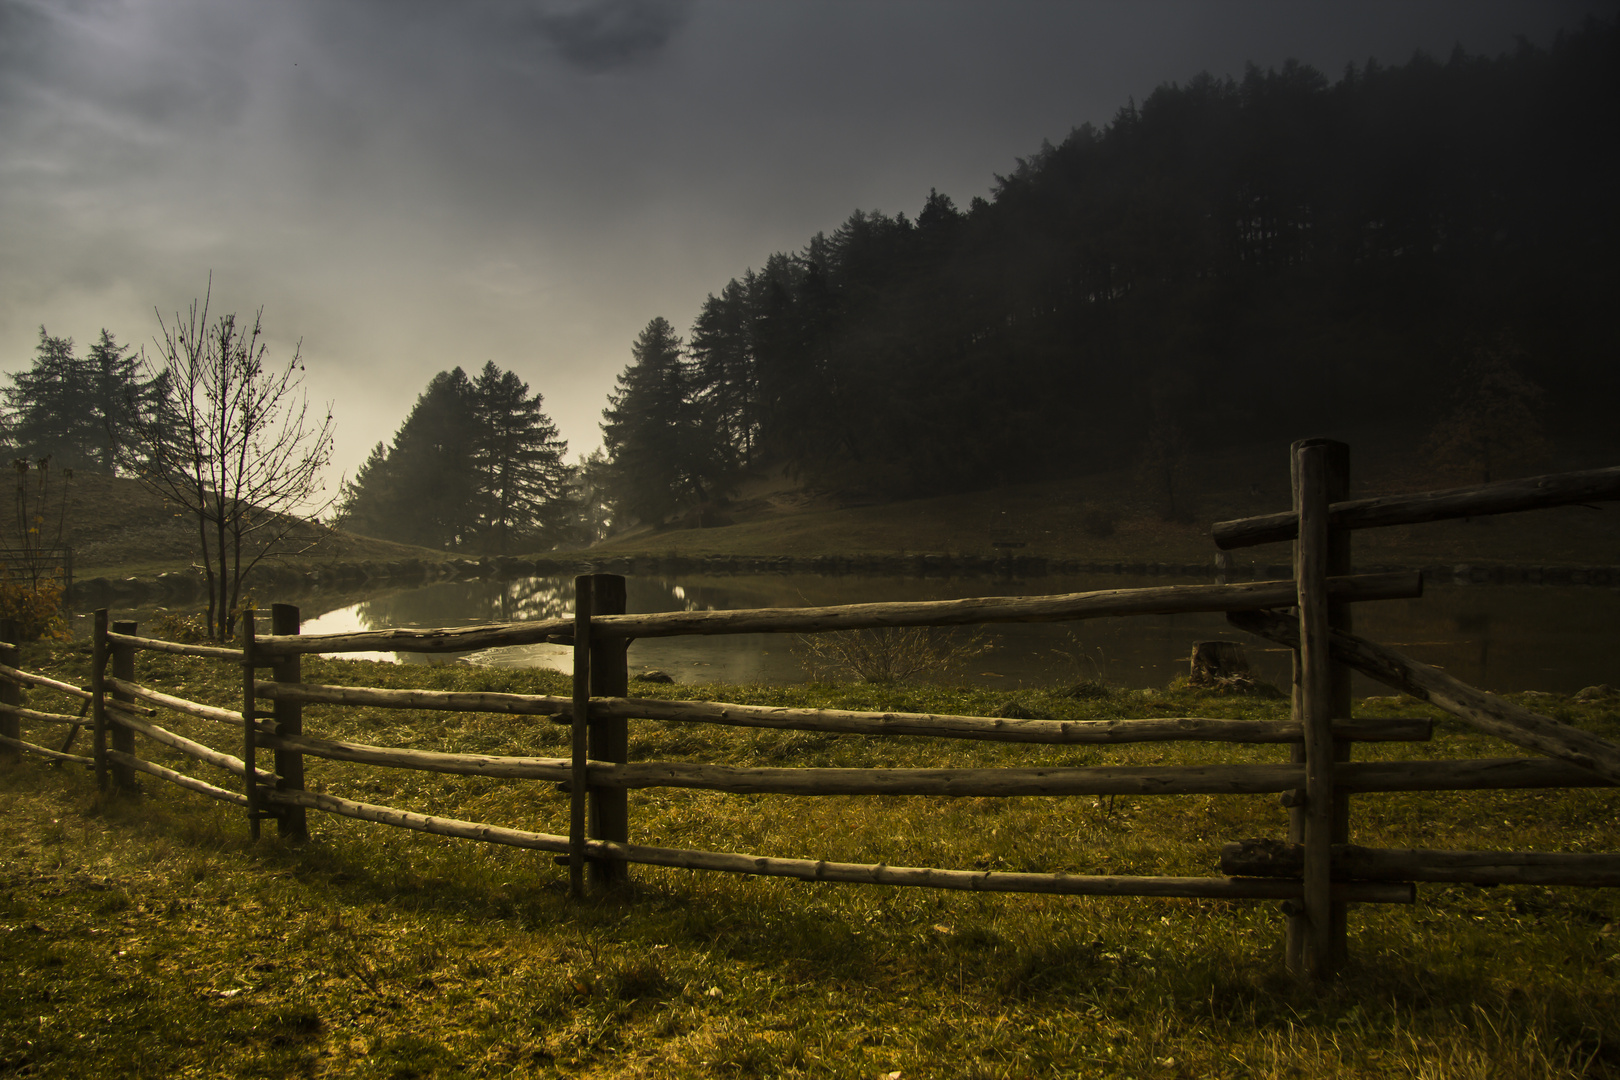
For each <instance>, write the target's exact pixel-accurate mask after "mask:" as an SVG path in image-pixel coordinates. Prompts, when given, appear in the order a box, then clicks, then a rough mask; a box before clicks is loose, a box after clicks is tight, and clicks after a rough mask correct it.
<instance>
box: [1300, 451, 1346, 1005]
mask: <svg viewBox="0 0 1620 1080" xmlns="http://www.w3.org/2000/svg"><path fill="white" fill-rule="evenodd" d="M1328 454H1329V451H1328V448H1327V447H1326V446H1325V445H1324V444H1323V443H1322V441H1320V440H1301V441H1300V442H1297V443H1295V444H1294V446H1293V466H1294V467H1293V480H1294V507H1295V510H1296V511H1297V512H1298V514H1299V538H1298V539H1297V540H1296V541H1295V542H1294V584H1295V589H1296V592H1297V599H1298V605H1297V606H1298V611H1299V650H1298V664H1297V668H1296V670H1297V685H1296V702H1297V706H1298V710H1299V713H1300V721H1301V723H1302V724H1303V726H1304V735H1305V737H1304V749H1305V813H1304V820H1303V823H1302V824H1303V832H1304V836H1303V838H1302V843H1303V847H1304V860H1305V866H1304V901H1305V902H1304V908H1305V910H1304V918H1305V925H1304V928H1303V929H1304V931H1305V934H1304V940H1303V942H1302V943H1301V944H1302V945H1303V948H1302V949H1301V950H1299V952H1300V953H1302V956H1300V957H1299V958H1300V959H1302V960H1303V969H1304V971H1305V972H1306V973H1307V974H1309V975H1311V976H1313V977H1315V978H1317V979H1325V978H1328V977H1329V976H1331V974H1332V973H1333V964H1334V956H1335V954H1336V953H1337V952H1338V951H1339V950H1338V949H1336V948H1335V945H1334V941H1333V923H1334V920H1333V878H1332V870H1333V865H1332V864H1333V824H1334V818H1335V812H1334V799H1333V758H1334V745H1333V672H1332V667H1331V663H1330V661H1329V658H1328V603H1327V576H1328V528H1327V524H1328Z"/></svg>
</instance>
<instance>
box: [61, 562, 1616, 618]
mask: <svg viewBox="0 0 1620 1080" xmlns="http://www.w3.org/2000/svg"><path fill="white" fill-rule="evenodd" d="M1223 554H1224V553H1223ZM1356 569H1357V571H1358V572H1386V571H1412V570H1418V571H1421V572H1422V573H1423V576H1424V579H1425V581H1427V582H1429V583H1431V584H1455V585H1552V586H1593V587H1599V588H1609V587H1620V565H1612V566H1604V565H1597V566H1593V565H1579V564H1575V565H1533V564H1511V563H1509V564H1486V563H1458V564H1451V565H1426V566H1400V565H1367V566H1358V567H1356ZM569 573H574V574H583V573H610V574H623V575H625V576H627V577H633V576H645V575H667V574H702V575H709V576H727V575H743V574H781V575H785V574H817V575H824V576H853V575H862V576H873V577H922V578H930V577H935V578H937V577H986V578H1009V577H1010V578H1041V577H1058V576H1073V575H1080V574H1116V575H1119V576H1121V577H1196V578H1209V579H1211V580H1213V581H1225V580H1239V581H1242V580H1256V581H1259V580H1276V579H1281V578H1287V577H1290V576H1292V574H1293V567H1292V565H1289V564H1283V563H1261V562H1251V563H1244V562H1237V561H1235V560H1232V559H1230V558H1224V559H1223V558H1222V557H1221V556H1217V557H1216V558H1214V559H1211V560H1210V561H1209V562H1207V563H1201V564H1192V563H1162V562H1085V561H1082V560H1076V559H1056V558H1046V557H1044V556H1039V555H1017V556H1012V555H1005V556H989V555H904V554H896V555H878V556H871V555H862V556H838V555H813V556H790V555H757V556H699V557H689V556H663V557H660V556H645V555H643V556H606V557H603V556H597V557H591V556H589V555H588V554H587V553H580V554H579V556H578V557H574V558H568V557H564V558H553V557H549V556H542V557H531V558H518V557H514V556H504V555H503V556H485V557H483V558H479V559H465V558H463V559H444V560H424V559H407V560H402V561H398V562H378V561H372V560H364V561H358V562H341V563H328V564H324V565H318V566H312V567H310V568H308V569H302V568H299V567H297V566H292V565H278V566H270V567H259V568H256V569H255V571H254V572H253V573H252V574H250V575H249V577H248V580H247V588H249V589H252V590H256V591H269V590H274V591H276V592H277V594H278V596H282V597H294V596H301V595H307V594H309V593H312V592H329V591H335V590H353V589H366V588H370V587H379V588H380V587H384V586H391V587H396V588H398V587H407V588H408V587H421V586H426V585H437V584H443V583H448V582H467V581H483V580H494V581H509V580H512V579H514V578H522V577H531V576H542V575H558V574H569ZM203 580H204V579H203V576H202V574H200V573H197V572H195V571H193V572H184V571H180V572H174V571H171V572H167V573H160V574H156V575H152V576H146V577H143V576H131V577H122V578H110V577H94V578H87V579H83V580H79V581H75V582H74V583H73V588H72V590H71V592H70V594H69V599H70V603H71V604H72V606H73V607H75V608H78V609H81V610H83V609H93V608H96V607H110V606H115V605H127V604H132V603H133V604H154V603H155V604H169V603H186V602H189V601H192V600H203V599H204V598H205V594H204V592H203Z"/></svg>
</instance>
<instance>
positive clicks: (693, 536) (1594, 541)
mask: <svg viewBox="0 0 1620 1080" xmlns="http://www.w3.org/2000/svg"><path fill="white" fill-rule="evenodd" d="M1364 457H1365V460H1360V461H1358V465H1357V468H1358V475H1359V476H1360V477H1361V482H1360V483H1358V485H1357V488H1356V491H1355V494H1357V495H1358V496H1359V495H1369V494H1383V493H1386V492H1389V491H1395V490H1415V489H1416V488H1419V487H1424V486H1432V485H1430V484H1425V483H1414V482H1412V480H1411V479H1410V478H1409V477H1408V476H1407V475H1406V474H1405V472H1404V471H1403V470H1404V466H1403V462H1404V459H1403V458H1402V457H1401V456H1400V455H1398V454H1386V455H1384V456H1379V455H1376V454H1368V455H1364ZM1585 464H1587V465H1591V464H1594V463H1593V462H1588V463H1585ZM1181 485H1182V488H1183V494H1181V495H1180V496H1179V497H1178V504H1177V508H1178V510H1179V511H1181V516H1182V517H1183V518H1184V520H1182V521H1165V520H1164V517H1163V514H1162V513H1161V512H1160V511H1161V509H1162V506H1161V501H1160V500H1159V499H1158V498H1156V497H1154V496H1151V495H1149V494H1145V493H1144V485H1143V483H1142V482H1141V480H1140V479H1139V478H1138V477H1137V476H1136V475H1135V473H1134V472H1133V471H1131V470H1128V469H1127V470H1116V471H1113V472H1104V473H1096V474H1092V475H1089V476H1084V477H1078V478H1074V479H1069V480H1061V481H1049V482H1042V483H1029V484H1020V485H1012V486H1008V487H1004V488H1000V489H995V490H990V491H978V492H967V493H963V494H958V495H947V496H940V497H938V498H931V499H917V500H911V501H907V502H899V503H890V504H885V505H868V506H852V505H844V504H841V503H840V501H839V500H838V499H836V498H832V497H825V496H824V497H819V498H818V497H814V496H812V495H810V494H807V493H806V492H803V491H800V490H797V489H796V488H795V487H794V486H793V485H792V484H790V483H788V482H786V481H783V480H782V479H781V478H779V477H777V478H759V479H757V480H755V481H753V482H752V483H751V484H750V485H749V486H747V487H745V489H744V491H743V493H742V496H741V497H740V498H739V499H738V501H737V503H736V505H735V507H734V509H733V513H732V519H733V521H734V522H735V523H734V524H731V525H727V526H724V527H718V528H705V529H665V530H660V531H642V532H638V533H634V534H631V535H627V536H624V537H619V538H615V539H613V540H611V541H609V542H607V543H605V544H601V545H598V546H597V547H595V548H593V549H591V551H590V554H593V555H596V554H600V555H625V554H634V555H652V556H671V555H679V556H686V557H699V556H705V555H723V556H757V557H772V556H779V555H789V556H797V557H809V556H816V555H839V556H862V555H871V556H879V555H883V556H887V555H895V554H898V553H902V552H904V553H906V554H913V555H915V554H941V555H992V554H998V553H1005V552H1006V551H1008V550H1012V551H1013V552H1015V553H1016V554H1021V555H1038V556H1044V557H1047V558H1051V559H1071V560H1077V561H1082V562H1124V563H1138V562H1164V563H1177V564H1203V563H1209V562H1210V561H1211V559H1212V557H1213V555H1214V551H1215V547H1214V544H1213V543H1212V542H1211V541H1210V539H1209V527H1210V525H1211V524H1212V523H1213V522H1215V521H1219V520H1223V519H1227V518H1234V517H1242V516H1244V515H1247V514H1257V513H1267V512H1271V511H1274V510H1278V509H1282V508H1286V506H1287V505H1288V499H1289V496H1288V485H1287V457H1286V448H1278V447H1274V446H1265V447H1259V448H1254V449H1249V450H1239V451H1228V452H1223V453H1220V454H1212V455H1204V456H1201V457H1199V458H1197V459H1196V460H1194V461H1192V462H1190V463H1189V464H1188V466H1187V467H1186V469H1185V472H1184V475H1183V477H1182V479H1181ZM1103 519H1107V520H1111V521H1112V522H1113V523H1114V525H1113V531H1112V533H1111V534H1110V535H1106V536H1099V535H1097V533H1098V529H1097V528H1096V523H1097V522H1098V521H1099V520H1103ZM15 529H16V526H15V510H14V508H13V507H11V506H9V505H8V506H6V507H4V508H0V536H3V537H8V538H9V537H11V536H13V535H14V534H15ZM66 532H67V536H68V538H69V542H70V543H72V544H73V545H74V548H75V552H76V560H77V567H76V573H77V575H78V576H79V577H80V578H81V579H84V578H90V577H95V576H99V575H105V576H109V577H119V576H127V575H132V574H135V575H149V574H155V573H159V572H161V571H165V570H178V569H182V568H184V567H186V566H189V565H191V564H192V562H193V561H194V560H195V559H196V557H197V556H196V551H197V537H196V525H195V523H194V522H193V521H192V520H191V519H189V518H187V517H185V516H183V515H180V514H177V513H176V511H175V510H174V509H173V508H172V507H170V506H169V505H168V504H166V503H164V502H163V501H162V500H161V499H158V498H157V497H156V496H154V495H153V494H152V493H151V492H149V491H148V490H147V489H146V488H144V487H142V486H141V485H140V484H139V483H138V482H136V481H134V480H130V479H119V478H112V477H105V476H95V475H89V474H84V475H80V476H79V477H78V478H77V479H76V480H75V481H74V492H73V499H72V502H71V504H70V514H69V522H68V528H67V530H66ZM7 543H10V541H9V540H8V541H7ZM997 543H1002V544H1007V543H1012V544H1022V545H1024V546H1022V547H1015V548H1011V549H1008V548H1006V547H1000V548H998V547H997V546H996V544H997ZM1356 551H1357V558H1358V560H1359V561H1360V562H1361V563H1362V564H1363V565H1386V564H1387V565H1405V566H1424V565H1434V564H1446V563H1457V562H1472V563H1528V564H1577V565H1579V564H1594V563H1596V564H1609V563H1613V562H1615V561H1616V553H1617V552H1620V508H1616V507H1615V506H1614V504H1607V505H1605V506H1604V507H1603V508H1602V509H1594V508H1588V507H1566V508H1561V509H1557V510H1544V511H1539V512H1536V513H1531V514H1517V515H1510V516H1507V517H1501V518H1494V519H1485V518H1481V519H1476V520H1474V521H1472V522H1460V521H1459V522H1441V523H1437V524H1433V525H1424V526H1414V527H1410V528H1397V529H1378V530H1370V531H1368V532H1364V533H1361V534H1359V535H1358V536H1357V540H1356ZM1235 556H1236V558H1237V560H1238V562H1239V563H1240V564H1243V563H1246V562H1258V563H1261V564H1265V563H1286V562H1287V561H1288V560H1289V558H1290V555H1289V551H1288V548H1287V545H1282V544H1277V545H1269V546H1267V547H1262V548H1253V549H1249V550H1247V551H1239V552H1236V553H1235ZM445 557H446V553H445V552H442V551H433V550H430V549H426V548H418V547H412V546H410V545H405V544H395V543H390V542H388V541H384V540H374V539H371V538H369V537H361V536H355V535H352V534H347V533H342V532H338V531H335V530H320V542H319V543H318V544H317V545H316V546H315V547H314V548H313V549H312V550H311V551H310V552H309V553H308V554H306V555H302V556H297V557H296V558H298V559H308V560H325V561H354V560H368V559H369V560H376V561H380V562H387V561H392V560H402V559H442V558H445Z"/></svg>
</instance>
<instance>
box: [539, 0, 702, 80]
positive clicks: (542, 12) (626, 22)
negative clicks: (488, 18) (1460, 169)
mask: <svg viewBox="0 0 1620 1080" xmlns="http://www.w3.org/2000/svg"><path fill="white" fill-rule="evenodd" d="M688 7H689V5H688V3H687V2H686V0H589V2H587V3H581V4H575V5H571V6H569V7H567V8H562V9H559V7H558V5H556V4H544V5H539V6H537V7H535V6H530V7H529V10H528V11H527V12H526V17H525V18H524V19H522V21H524V22H527V23H528V24H529V25H530V26H532V27H533V28H534V29H535V30H536V31H537V32H538V33H539V34H540V36H541V37H542V38H543V39H544V40H545V41H546V42H547V43H548V44H550V45H551V46H552V48H554V49H556V51H557V53H558V55H560V56H561V57H562V58H563V59H564V60H567V61H568V62H569V63H570V64H573V65H575V66H576V67H579V68H581V69H583V70H585V71H589V72H602V71H609V70H611V69H613V68H620V67H626V66H628V65H632V64H638V63H642V62H644V61H646V60H649V59H651V58H652V57H653V56H655V55H656V54H657V53H658V52H660V51H661V50H662V49H663V48H664V47H665V46H666V45H668V44H669V42H670V39H671V38H673V37H674V35H675V33H676V31H678V30H679V29H680V27H681V24H682V23H684V22H685V21H686V15H687V9H688Z"/></svg>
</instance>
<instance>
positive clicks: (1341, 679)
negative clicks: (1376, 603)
mask: <svg viewBox="0 0 1620 1080" xmlns="http://www.w3.org/2000/svg"><path fill="white" fill-rule="evenodd" d="M1321 446H1322V448H1323V464H1324V467H1325V469H1326V472H1327V476H1326V487H1327V492H1326V495H1325V498H1326V500H1327V502H1328V504H1329V505H1332V504H1333V503H1336V502H1343V501H1345V500H1346V499H1348V498H1350V447H1349V445H1347V444H1346V443H1342V442H1336V441H1334V440H1331V439H1323V440H1322V441H1321ZM1353 535H1354V532H1353V530H1351V529H1335V528H1333V526H1332V525H1331V524H1330V525H1329V526H1328V530H1327V573H1328V576H1329V577H1339V576H1342V575H1346V574H1349V573H1351V570H1352V560H1351V557H1350V538H1351V537H1352V536H1353ZM1354 610H1355V605H1354V604H1346V603H1336V604H1329V605H1328V606H1327V621H1328V629H1329V630H1342V631H1343V632H1345V633H1347V634H1348V633H1350V632H1351V631H1352V630H1354V629H1355V626H1354V621H1353V620H1352V618H1351V612H1353V611H1354ZM1328 673H1329V674H1328V679H1329V686H1330V691H1329V704H1328V708H1329V713H1328V715H1329V716H1330V717H1331V718H1332V719H1334V720H1348V719H1350V702H1351V697H1350V675H1351V671H1350V665H1348V664H1344V663H1340V662H1338V661H1333V662H1331V663H1330V664H1329V665H1328ZM1350 755H1351V741H1350V740H1349V739H1334V740H1333V760H1334V761H1336V762H1338V761H1349V760H1350ZM1332 842H1333V843H1335V844H1348V843H1349V842H1350V796H1349V795H1348V794H1346V793H1344V792H1341V791H1338V790H1335V791H1334V792H1333V831H1332ZM1330 918H1331V921H1332V926H1333V957H1332V966H1333V967H1334V968H1335V969H1336V968H1338V967H1339V965H1341V964H1343V963H1344V962H1345V961H1346V960H1348V959H1349V951H1350V950H1349V942H1350V904H1349V902H1348V901H1346V900H1344V899H1342V898H1339V897H1335V898H1334V900H1333V909H1332V912H1331V915H1330Z"/></svg>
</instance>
